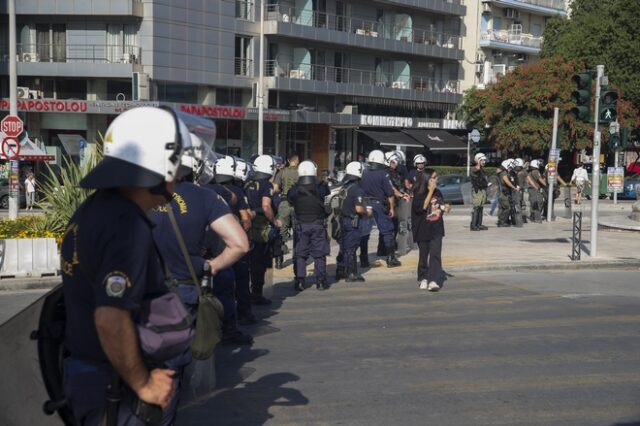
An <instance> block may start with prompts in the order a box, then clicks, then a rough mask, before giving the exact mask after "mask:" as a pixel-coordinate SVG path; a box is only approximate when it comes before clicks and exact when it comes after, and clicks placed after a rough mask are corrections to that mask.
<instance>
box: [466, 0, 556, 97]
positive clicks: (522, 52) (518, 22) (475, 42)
mask: <svg viewBox="0 0 640 426" xmlns="http://www.w3.org/2000/svg"><path fill="white" fill-rule="evenodd" d="M558 15H559V16H567V1H566V0H477V1H474V2H473V3H472V4H470V5H469V6H468V7H467V15H466V17H465V20H464V23H465V27H466V29H467V33H466V37H465V38H464V41H463V48H464V51H465V54H466V60H465V61H464V65H463V68H464V79H463V82H462V89H463V90H467V89H469V88H470V87H473V86H478V87H480V88H482V87H484V85H486V84H489V83H493V82H495V81H496V79H497V78H499V77H500V76H501V75H504V74H505V73H507V72H509V71H510V70H513V69H514V68H515V67H517V66H519V65H522V64H527V63H531V62H535V61H537V60H538V58H539V56H540V49H541V46H542V43H543V37H542V33H543V32H544V28H545V26H546V23H547V20H548V19H549V18H551V17H552V16H558Z"/></svg>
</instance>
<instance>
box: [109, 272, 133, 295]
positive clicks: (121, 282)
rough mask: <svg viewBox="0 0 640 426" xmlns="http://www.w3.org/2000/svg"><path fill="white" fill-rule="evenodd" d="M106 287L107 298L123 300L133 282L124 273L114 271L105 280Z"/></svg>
mask: <svg viewBox="0 0 640 426" xmlns="http://www.w3.org/2000/svg"><path fill="white" fill-rule="evenodd" d="M103 283H104V287H105V291H106V292H107V296H109V297H116V298H122V296H124V292H125V291H126V290H127V287H131V281H130V280H129V277H128V276H127V274H125V273H124V272H120V271H113V272H110V273H109V274H107V276H106V277H105V278H104V281H103Z"/></svg>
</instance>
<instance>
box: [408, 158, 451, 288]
mask: <svg viewBox="0 0 640 426" xmlns="http://www.w3.org/2000/svg"><path fill="white" fill-rule="evenodd" d="M437 185H438V175H437V173H436V172H435V171H434V170H433V169H424V171H423V172H422V173H419V174H418V176H417V177H416V183H415V185H414V188H413V203H412V206H411V225H412V229H413V241H415V242H417V243H418V249H419V256H420V258H419V261H418V281H419V283H420V289H421V290H429V291H438V290H440V284H438V281H439V280H440V275H441V273H442V258H441V255H442V238H443V237H444V220H443V218H442V216H443V214H444V213H445V212H446V213H448V212H450V211H451V206H450V205H449V204H445V202H444V198H443V196H442V193H441V192H440V190H439V189H438V188H437Z"/></svg>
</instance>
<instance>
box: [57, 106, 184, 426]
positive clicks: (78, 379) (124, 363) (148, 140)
mask: <svg viewBox="0 0 640 426" xmlns="http://www.w3.org/2000/svg"><path fill="white" fill-rule="evenodd" d="M188 148H190V135H189V132H188V130H187V128H186V126H185V125H184V123H183V122H181V121H180V120H179V119H178V118H177V116H176V114H175V113H174V112H173V111H167V110H163V109H159V108H151V107H140V108H135V109H132V110H129V111H126V112H124V113H122V114H120V115H119V116H118V117H116V118H115V120H114V121H113V122H112V123H111V125H110V126H109V128H108V129H107V132H106V134H105V147H104V159H103V160H102V161H101V162H100V163H99V164H98V165H97V166H96V167H95V168H94V169H93V170H92V171H91V172H90V173H89V174H88V175H87V176H86V177H85V178H84V179H83V180H82V181H81V182H80V186H82V187H83V188H87V189H97V191H96V192H95V193H94V194H93V195H92V196H90V197H89V198H88V199H87V200H86V201H85V202H84V203H83V204H82V205H81V206H80V207H79V208H78V210H77V211H76V212H75V213H74V215H73V217H72V218H71V220H70V222H69V225H68V227H67V230H66V232H65V235H64V238H63V241H62V245H61V253H60V254H61V267H62V268H61V269H62V271H63V274H62V289H63V293H64V300H65V306H66V329H65V338H66V342H65V349H66V351H68V353H69V357H67V358H66V359H65V366H64V375H65V377H64V390H65V395H66V398H67V401H68V403H69V404H70V405H71V408H72V411H73V415H74V417H75V419H76V422H77V423H78V424H84V425H98V424H102V422H103V420H104V419H103V417H104V415H105V407H106V406H107V386H108V385H109V384H110V383H112V379H113V378H114V377H116V376H119V377H120V378H121V381H122V386H123V388H124V389H123V390H122V398H121V400H120V401H119V403H118V405H117V407H116V411H115V413H116V416H117V418H118V421H117V422H118V424H121V425H122V424H128V425H143V424H144V422H143V420H141V419H139V418H137V417H136V416H135V414H134V406H135V405H136V401H143V402H146V403H148V404H154V405H159V406H161V407H162V408H164V409H167V408H169V407H171V406H173V405H174V404H175V388H174V379H173V376H174V371H173V370H170V369H167V368H166V367H165V366H160V367H157V366H156V367H154V368H152V369H150V368H148V367H147V366H146V365H145V363H144V362H143V359H142V355H141V346H140V344H139V342H138V337H137V334H136V324H135V321H136V319H135V318H136V317H135V313H136V312H137V310H138V309H139V306H140V305H141V303H142V302H143V301H144V300H145V299H149V298H151V297H155V296H156V295H161V294H163V293H167V292H168V289H167V287H166V285H165V283H164V279H165V276H164V271H163V268H162V266H161V260H160V256H159V254H158V252H157V250H156V248H155V245H154V242H153V236H152V224H151V222H150V221H149V219H148V218H147V216H146V212H148V211H150V210H151V209H152V208H154V207H157V206H160V205H163V204H165V203H167V202H168V201H170V200H171V198H172V195H171V194H172V193H173V190H174V188H175V179H176V175H177V169H178V166H179V164H180V157H181V154H182V152H183V150H184V149H188ZM132 152H135V153H136V154H137V155H134V156H132V155H131V153H132Z"/></svg>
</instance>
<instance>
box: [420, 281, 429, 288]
mask: <svg viewBox="0 0 640 426" xmlns="http://www.w3.org/2000/svg"><path fill="white" fill-rule="evenodd" d="M427 288H429V287H428V285H427V280H422V281H420V290H426V289H427Z"/></svg>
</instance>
